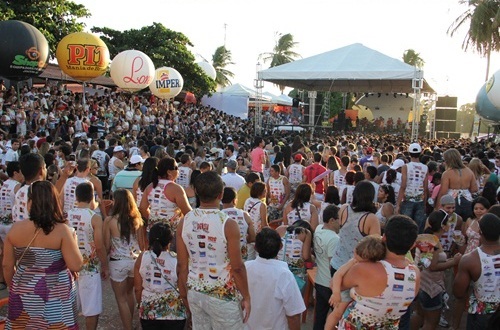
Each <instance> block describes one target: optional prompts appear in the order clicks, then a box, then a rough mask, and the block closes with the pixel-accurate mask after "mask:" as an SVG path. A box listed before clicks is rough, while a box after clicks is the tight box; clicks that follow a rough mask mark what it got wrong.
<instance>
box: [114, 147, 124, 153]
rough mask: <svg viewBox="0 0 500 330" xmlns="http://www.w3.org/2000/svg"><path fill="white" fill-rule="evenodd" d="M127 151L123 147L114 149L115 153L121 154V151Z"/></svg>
mask: <svg viewBox="0 0 500 330" xmlns="http://www.w3.org/2000/svg"><path fill="white" fill-rule="evenodd" d="M124 150H125V149H123V147H122V146H116V147H114V148H113V152H119V151H124Z"/></svg>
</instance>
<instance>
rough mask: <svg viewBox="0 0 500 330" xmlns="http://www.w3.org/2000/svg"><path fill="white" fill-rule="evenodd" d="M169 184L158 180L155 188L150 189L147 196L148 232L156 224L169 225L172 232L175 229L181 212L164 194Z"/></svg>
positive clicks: (168, 181)
mask: <svg viewBox="0 0 500 330" xmlns="http://www.w3.org/2000/svg"><path fill="white" fill-rule="evenodd" d="M171 182H172V181H171V180H166V179H159V180H158V185H157V186H156V188H153V189H151V191H150V193H149V195H148V201H149V208H150V209H149V219H148V228H147V230H148V231H149V229H150V228H151V227H152V226H153V225H154V224H155V223H157V222H168V223H170V227H171V228H172V230H173V231H174V232H175V231H176V229H177V225H178V223H179V221H180V217H181V210H180V209H179V207H177V204H175V203H173V202H171V201H170V200H168V198H167V197H165V194H164V190H165V187H166V186H167V185H168V184H170V183H171Z"/></svg>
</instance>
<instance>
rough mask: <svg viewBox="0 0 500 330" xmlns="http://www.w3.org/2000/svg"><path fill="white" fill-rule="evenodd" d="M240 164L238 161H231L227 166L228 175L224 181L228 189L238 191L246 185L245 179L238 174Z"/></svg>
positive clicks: (223, 178)
mask: <svg viewBox="0 0 500 330" xmlns="http://www.w3.org/2000/svg"><path fill="white" fill-rule="evenodd" d="M237 167H238V164H236V161H234V160H230V161H228V162H227V164H226V168H227V173H226V174H224V175H223V176H222V181H224V185H225V186H226V187H231V188H234V189H235V190H236V191H238V190H240V188H241V187H242V186H243V185H244V184H245V178H244V177H242V176H241V175H239V174H238V173H236V168H237Z"/></svg>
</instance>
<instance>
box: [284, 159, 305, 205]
mask: <svg viewBox="0 0 500 330" xmlns="http://www.w3.org/2000/svg"><path fill="white" fill-rule="evenodd" d="M302 159H304V157H302V155H301V154H300V153H297V154H295V156H293V161H294V163H293V164H290V165H289V166H288V168H287V169H286V173H285V175H286V176H287V178H288V182H290V194H291V195H292V196H293V195H294V194H295V191H296V190H297V187H298V186H299V184H301V183H302V182H303V181H304V169H305V167H304V165H302Z"/></svg>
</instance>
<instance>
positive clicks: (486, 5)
mask: <svg viewBox="0 0 500 330" xmlns="http://www.w3.org/2000/svg"><path fill="white" fill-rule="evenodd" d="M459 2H460V3H462V4H463V3H468V5H469V7H468V8H467V10H466V11H465V12H464V13H463V14H462V15H460V16H459V17H457V19H455V21H454V22H453V23H452V24H451V26H450V27H449V28H448V33H449V34H450V36H452V37H453V35H454V34H455V33H456V32H457V31H458V30H459V29H460V28H461V27H462V26H467V24H468V30H467V34H466V36H465V39H464V41H463V43H462V48H463V49H464V51H467V50H468V49H469V48H474V49H475V50H476V51H477V52H478V53H479V54H480V55H481V56H485V57H486V78H485V81H486V80H488V76H489V71H490V58H491V52H492V51H496V52H498V51H500V1H498V0H467V1H464V0H461V1H459Z"/></svg>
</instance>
